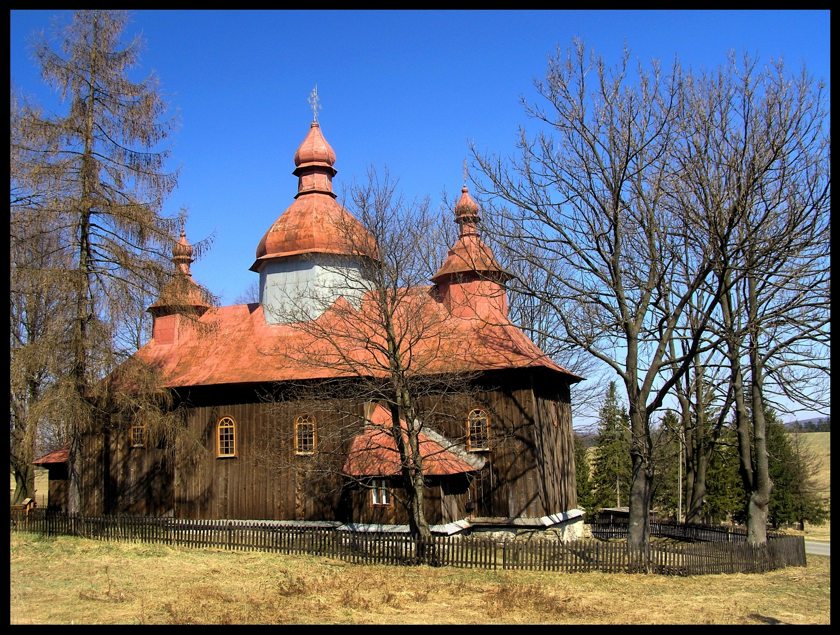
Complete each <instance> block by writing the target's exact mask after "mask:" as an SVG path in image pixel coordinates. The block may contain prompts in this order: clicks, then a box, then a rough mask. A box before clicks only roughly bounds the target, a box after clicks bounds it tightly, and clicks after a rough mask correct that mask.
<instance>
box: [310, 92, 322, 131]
mask: <svg viewBox="0 0 840 635" xmlns="http://www.w3.org/2000/svg"><path fill="white" fill-rule="evenodd" d="M308 101H309V106H310V108H312V121H314V122H316V123H317V122H318V111H319V110H321V100H320V99H318V84H315V88H313V89H312V92H311V93H309V99H308Z"/></svg>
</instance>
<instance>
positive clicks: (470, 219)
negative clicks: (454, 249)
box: [455, 185, 481, 231]
mask: <svg viewBox="0 0 840 635" xmlns="http://www.w3.org/2000/svg"><path fill="white" fill-rule="evenodd" d="M480 220H481V217H480V216H479V215H478V203H476V202H475V201H474V200H473V197H472V196H470V191H469V189H467V186H466V185H465V186H464V187H462V188H461V198H460V199H459V200H458V202H457V203H456V204H455V222H456V223H458V224H459V225H460V226H461V229H462V231H463V230H464V228H465V225H470V224H472V225H474V224H475V223H477V222H478V221H480Z"/></svg>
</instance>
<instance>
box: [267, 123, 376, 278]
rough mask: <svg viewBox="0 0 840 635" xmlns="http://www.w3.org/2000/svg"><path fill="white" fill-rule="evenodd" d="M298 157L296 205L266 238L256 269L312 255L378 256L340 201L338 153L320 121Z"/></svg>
mask: <svg viewBox="0 0 840 635" xmlns="http://www.w3.org/2000/svg"><path fill="white" fill-rule="evenodd" d="M294 158H295V166H296V167H295V170H294V174H295V175H297V176H298V193H297V194H296V195H295V201H294V202H293V203H292V204H291V205H290V206H289V207H288V208H287V209H286V211H284V212H283V213H282V214H281V215H280V217H279V218H278V219H277V220H276V221H274V223H273V224H272V225H271V227H269V228H268V231H267V232H266V233H265V234H264V235H263V237H262V239H261V240H260V242H259V244H258V245H257V252H256V260H255V261H254V264H253V265H251V270H252V271H259V270H260V268H261V267H262V266H263V263H264V262H265V261H266V260H275V259H278V258H288V257H290V256H297V255H300V254H309V253H320V254H340V255H350V256H359V255H362V256H368V257H371V258H377V257H378V255H377V251H376V243H375V241H374V239H373V237H372V236H371V235H370V233H369V232H368V231H367V230H366V229H365V228H364V227H363V226H362V225H361V223H359V221H357V220H356V219H355V218H354V217H353V215H352V214H351V213H350V212H348V211H347V210H346V209H344V207H342V206H341V205H340V204H339V203H338V202H337V201H336V200H335V198H336V196H335V194H334V193H333V191H332V177H333V176H334V175H335V174H336V170H335V168H334V167H333V164H334V163H335V152H334V151H333V149H332V147H331V146H330V144H329V143H327V140H326V139H325V138H324V135H323V133H322V132H321V127H320V126H319V125H318V122H316V121H313V122H312V124H311V126H310V128H309V132H308V133H307V135H306V138H305V139H304V140H303V142H302V143H301V144H300V147H299V148H298V149H297V152H295V157H294Z"/></svg>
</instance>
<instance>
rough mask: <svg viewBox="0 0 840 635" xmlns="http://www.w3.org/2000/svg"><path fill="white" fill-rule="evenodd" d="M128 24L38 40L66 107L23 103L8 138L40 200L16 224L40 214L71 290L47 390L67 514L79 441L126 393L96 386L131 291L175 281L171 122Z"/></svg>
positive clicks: (118, 20)
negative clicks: (60, 358) (64, 469)
mask: <svg viewBox="0 0 840 635" xmlns="http://www.w3.org/2000/svg"><path fill="white" fill-rule="evenodd" d="M127 21H128V14H127V13H126V12H124V11H110V10H84V11H77V12H75V13H74V14H73V18H72V22H71V24H69V25H68V26H67V27H66V28H65V30H64V31H63V33H61V34H60V46H59V47H58V50H56V49H54V48H53V47H52V42H51V41H50V40H48V39H47V38H46V37H44V36H43V35H41V36H40V37H39V38H38V39H37V41H36V43H35V48H34V53H35V57H36V60H37V62H38V64H39V65H40V69H41V73H42V76H43V78H44V80H45V81H46V82H47V83H48V84H49V85H50V86H51V87H53V88H54V89H56V90H57V91H58V93H59V95H60V97H61V99H62V102H63V103H65V104H67V109H66V112H65V113H64V114H63V115H55V116H44V115H42V114H40V113H39V112H38V111H36V110H35V109H32V108H24V109H23V111H22V112H21V113H20V121H19V123H20V134H19V136H18V137H17V138H16V139H15V140H14V142H15V143H16V144H17V147H15V148H14V149H13V152H15V153H17V155H18V156H19V157H21V160H20V162H19V166H20V167H21V172H20V173H19V177H20V179H21V180H22V181H23V182H27V181H29V182H33V181H35V180H37V182H38V184H39V199H38V204H37V206H34V205H30V206H28V207H27V208H26V209H22V210H21V215H20V216H16V217H13V221H17V220H20V223H21V225H22V226H23V224H25V223H30V224H31V223H34V222H35V221H34V220H33V217H37V219H38V220H37V222H38V223H40V225H41V226H42V227H44V228H47V229H49V230H50V231H53V232H54V234H53V240H54V250H55V251H54V252H53V254H54V256H55V259H56V262H58V261H60V263H61V264H60V266H61V268H62V274H63V275H64V278H65V280H66V281H67V283H68V285H69V287H70V288H69V291H68V293H69V296H65V297H69V300H68V301H67V306H66V307H65V309H66V310H68V311H69V317H68V321H67V324H68V325H69V335H68V338H67V341H66V345H65V346H64V347H63V348H61V349H56V350H55V351H54V353H53V354H55V355H66V358H67V365H68V368H67V372H66V373H65V374H62V375H57V376H55V378H54V379H55V381H54V382H53V383H52V385H51V391H52V393H53V394H54V395H55V396H56V397H55V398H54V399H53V403H56V404H60V405H61V407H60V408H58V409H53V410H52V411H51V413H50V417H51V419H53V420H54V421H57V422H60V423H61V424H62V425H63V426H64V428H65V430H66V437H67V439H68V441H69V445H70V447H69V451H70V458H69V480H70V487H69V493H68V510H69V511H70V512H79V511H83V510H84V505H85V501H84V500H83V499H82V497H83V495H84V492H83V489H82V487H81V484H80V479H81V452H82V447H83V437H84V436H85V434H87V433H88V432H90V431H92V430H94V425H100V424H101V422H102V420H103V417H104V416H105V415H106V412H105V410H103V408H106V409H107V406H106V404H107V403H108V401H109V400H110V399H111V398H114V397H117V398H120V399H122V398H124V397H125V396H126V395H125V391H123V390H113V391H111V390H110V387H111V384H110V382H105V381H102V380H103V379H104V378H105V377H106V376H107V375H108V374H109V373H111V372H112V371H113V370H114V369H115V368H116V367H117V365H118V364H119V363H120V362H121V361H123V357H122V356H120V355H118V354H117V336H118V333H119V332H120V328H121V326H122V324H121V319H123V318H124V317H126V313H127V308H128V307H133V306H134V305H135V303H134V302H133V299H134V298H136V297H138V296H139V295H142V294H143V293H149V292H152V291H154V290H156V289H160V288H161V287H162V286H163V284H164V282H165V281H166V280H167V279H168V278H169V277H170V276H171V271H169V266H168V264H169V259H168V252H169V250H170V249H171V246H172V245H173V243H174V237H175V235H176V231H177V224H178V219H177V218H175V217H173V218H168V217H165V216H164V214H163V203H164V200H165V198H166V197H167V196H168V195H169V194H170V192H171V191H172V189H173V188H174V186H175V184H176V181H177V175H176V173H174V172H170V171H167V169H166V160H167V158H168V151H167V150H165V149H163V148H162V147H161V144H162V142H164V141H165V139H166V137H167V135H168V134H169V131H170V127H171V124H170V121H169V120H168V119H166V118H165V116H166V107H165V104H164V102H163V100H162V98H161V96H160V94H159V92H158V88H157V85H156V81H155V79H154V77H152V76H150V77H148V78H147V79H145V80H143V81H139V82H135V81H132V80H130V79H129V77H128V71H129V70H130V69H132V68H133V67H135V66H136V65H137V63H138V55H139V52H140V48H141V42H140V40H139V38H135V39H133V40H132V41H131V42H129V43H128V44H127V45H125V46H124V45H123V44H122V43H121V36H122V32H123V30H124V28H125V26H126V24H127ZM24 219H26V220H25V221H24ZM43 293H44V294H49V293H50V290H49V289H47V288H44V289H43ZM135 380H138V378H137V377H136V376H135ZM144 383H145V382H142V381H141V382H139V384H144ZM139 384H136V385H139Z"/></svg>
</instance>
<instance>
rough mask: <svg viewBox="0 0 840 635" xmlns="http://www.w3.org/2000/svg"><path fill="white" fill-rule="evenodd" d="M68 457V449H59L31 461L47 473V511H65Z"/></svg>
mask: <svg viewBox="0 0 840 635" xmlns="http://www.w3.org/2000/svg"><path fill="white" fill-rule="evenodd" d="M69 456H70V449H69V448H61V449H60V450H55V451H54V452H50V453H49V454H45V455H44V456H42V457H40V458H37V459H35V460H34V461H32V463H33V464H34V465H40V466H41V467H44V468H46V469H47V472H48V473H49V496H48V498H47V501H48V502H47V509H50V510H55V511H62V512H66V511H67V488H68V478H69V477H68V471H67V464H68V460H69Z"/></svg>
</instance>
